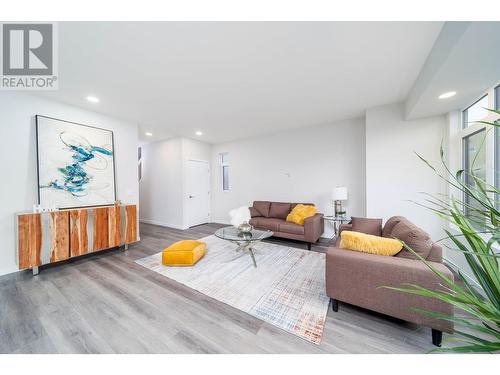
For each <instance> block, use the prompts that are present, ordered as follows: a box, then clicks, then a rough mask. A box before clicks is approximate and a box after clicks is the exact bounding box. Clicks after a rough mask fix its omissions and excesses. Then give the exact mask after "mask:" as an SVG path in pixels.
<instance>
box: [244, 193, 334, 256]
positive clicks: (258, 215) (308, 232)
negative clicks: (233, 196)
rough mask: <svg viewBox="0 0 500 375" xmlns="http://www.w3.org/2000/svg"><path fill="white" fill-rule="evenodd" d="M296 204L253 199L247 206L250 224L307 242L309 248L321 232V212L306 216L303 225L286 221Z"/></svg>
mask: <svg viewBox="0 0 500 375" xmlns="http://www.w3.org/2000/svg"><path fill="white" fill-rule="evenodd" d="M297 204H299V203H284V202H269V201H255V202H253V206H252V207H249V208H250V215H251V216H252V218H251V219H250V224H251V225H252V226H253V227H254V228H256V229H264V230H270V231H273V232H274V236H275V237H281V238H288V239H292V240H298V241H304V242H307V248H308V249H309V250H311V244H313V243H315V242H316V241H318V239H319V237H320V236H321V235H322V234H323V230H324V228H325V224H324V220H323V214H316V215H314V216H312V217H309V218H307V219H306V220H305V222H304V225H303V226H302V225H298V224H295V223H290V222H287V221H286V217H287V216H288V214H289V213H290V211H291V210H292V209H293V208H294V207H295V206H296V205H297ZM303 204H309V205H312V204H311V203H303Z"/></svg>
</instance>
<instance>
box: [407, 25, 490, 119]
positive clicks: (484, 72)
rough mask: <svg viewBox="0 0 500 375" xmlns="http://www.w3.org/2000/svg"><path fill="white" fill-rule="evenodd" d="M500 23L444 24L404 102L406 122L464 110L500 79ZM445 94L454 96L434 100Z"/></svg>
mask: <svg viewBox="0 0 500 375" xmlns="http://www.w3.org/2000/svg"><path fill="white" fill-rule="evenodd" d="M499 62H500V22H447V23H446V24H445V26H444V27H443V28H442V31H441V33H440V35H439V37H438V39H437V40H436V43H435V45H434V48H433V49H432V52H431V53H430V55H429V58H428V59H427V61H426V63H425V65H424V66H423V68H422V70H421V72H420V75H419V77H418V80H417V83H416V84H415V85H414V87H413V88H412V90H411V91H410V94H409V95H408V99H407V101H406V116H407V118H409V119H413V118H418V117H425V116H433V115H440V114H442V113H446V112H450V111H453V110H457V109H464V108H465V107H467V106H469V105H471V104H472V103H473V102H475V101H476V100H477V99H479V98H480V97H481V96H482V95H483V94H484V92H485V91H486V90H488V89H490V88H491V87H492V86H493V85H495V84H498V83H499V80H500V63H499ZM448 91H456V93H457V94H456V95H455V96H454V97H452V98H449V99H446V100H438V99H437V97H438V96H439V95H440V94H442V93H445V92H448Z"/></svg>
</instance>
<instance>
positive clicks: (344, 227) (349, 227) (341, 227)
mask: <svg viewBox="0 0 500 375" xmlns="http://www.w3.org/2000/svg"><path fill="white" fill-rule="evenodd" d="M344 230H352V224H340V225H339V236H340V233H342V231H344Z"/></svg>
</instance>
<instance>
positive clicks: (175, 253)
mask: <svg viewBox="0 0 500 375" xmlns="http://www.w3.org/2000/svg"><path fill="white" fill-rule="evenodd" d="M206 251H207V244H206V243H204V242H200V241H194V240H183V241H179V242H176V243H174V244H173V245H170V246H169V247H167V248H166V249H165V250H163V251H162V253H161V262H162V264H163V265H164V266H192V265H194V264H195V263H196V262H197V261H199V260H200V259H201V258H203V255H205V253H206Z"/></svg>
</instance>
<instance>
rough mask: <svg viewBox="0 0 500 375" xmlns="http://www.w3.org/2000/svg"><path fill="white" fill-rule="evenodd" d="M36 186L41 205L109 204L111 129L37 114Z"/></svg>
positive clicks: (112, 177) (112, 182)
mask: <svg viewBox="0 0 500 375" xmlns="http://www.w3.org/2000/svg"><path fill="white" fill-rule="evenodd" d="M37 136H38V189H39V197H40V204H41V205H42V206H43V207H53V206H55V207H58V208H70V207H84V206H99V205H106V204H113V203H114V202H115V200H116V198H115V175H114V149H113V133H112V132H111V131H109V130H105V129H99V128H95V127H90V126H85V125H80V124H75V123H72V122H67V121H62V120H57V119H53V118H48V117H44V116H37Z"/></svg>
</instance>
